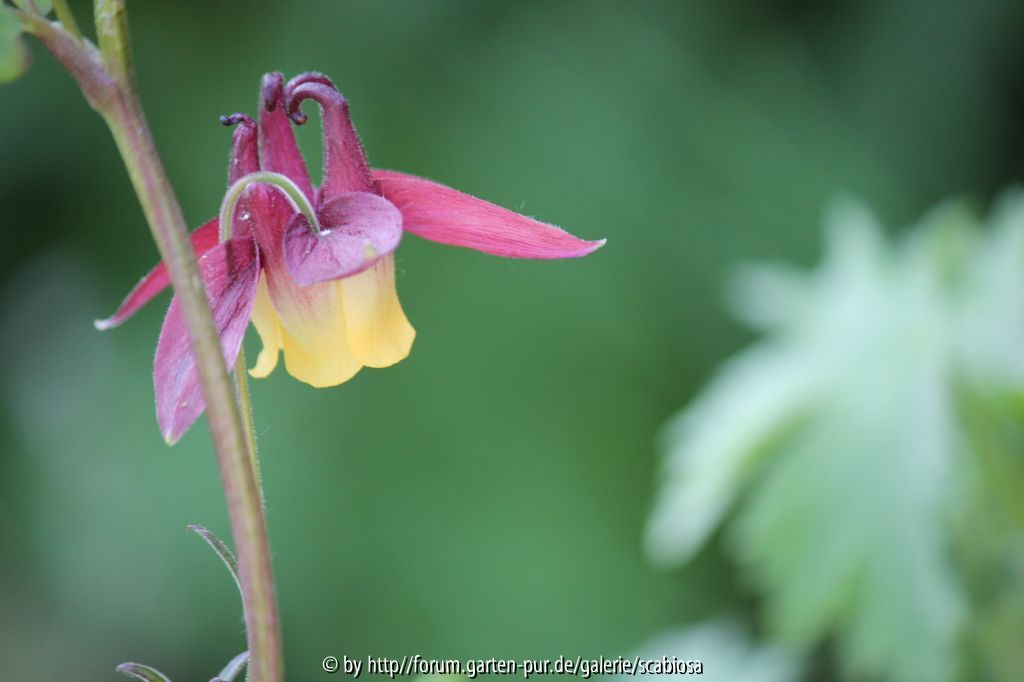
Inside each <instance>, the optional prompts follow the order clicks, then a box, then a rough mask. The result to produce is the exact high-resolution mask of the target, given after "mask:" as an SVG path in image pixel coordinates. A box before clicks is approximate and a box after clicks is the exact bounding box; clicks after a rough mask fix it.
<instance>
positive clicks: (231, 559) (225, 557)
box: [188, 525, 242, 594]
mask: <svg viewBox="0 0 1024 682" xmlns="http://www.w3.org/2000/svg"><path fill="white" fill-rule="evenodd" d="M188 529H189V530H190V531H192V532H193V533H195V534H196V535H198V536H199V537H201V538H202V539H204V540H206V543H207V544H208V545H210V547H212V548H213V551H214V552H216V553H217V556H219V557H220V558H221V560H222V561H223V562H224V565H225V566H227V567H228V572H229V573H231V577H232V578H234V579H235V585H237V586H238V592H239V594H241V592H242V582H241V581H240V580H239V578H238V560H237V559H235V555H234V553H233V552H232V551H231V550H230V549H228V546H227V545H225V544H224V541H223V540H221V539H220V538H218V537H217V536H216V535H214V534H213V533H212V532H210V531H209V530H208V529H207V528H205V527H203V526H197V525H191V526H189V527H188Z"/></svg>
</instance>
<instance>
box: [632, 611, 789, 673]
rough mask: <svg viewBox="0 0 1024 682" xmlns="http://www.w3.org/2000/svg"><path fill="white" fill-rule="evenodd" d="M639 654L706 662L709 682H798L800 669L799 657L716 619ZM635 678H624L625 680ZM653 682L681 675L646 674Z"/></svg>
mask: <svg viewBox="0 0 1024 682" xmlns="http://www.w3.org/2000/svg"><path fill="white" fill-rule="evenodd" d="M636 655H638V656H639V657H640V658H641V659H645V660H649V661H650V660H659V659H663V658H664V657H669V658H670V659H671V658H672V657H674V658H677V659H680V660H683V661H691V660H694V659H697V660H701V659H703V660H702V661H701V662H702V663H704V666H705V667H704V668H703V672H702V673H701V677H700V679H701V680H704V681H706V682H795V680H798V679H800V673H801V666H800V663H799V660H798V658H797V657H796V656H794V655H793V654H792V652H789V651H787V650H785V649H783V648H781V647H777V646H772V645H766V644H760V645H756V644H752V643H751V642H750V637H749V635H748V634H747V633H746V632H745V631H744V630H743V628H742V627H741V626H740V625H739V624H738V623H736V622H733V621H727V620H716V621H710V622H707V623H701V624H699V625H693V626H691V627H686V628H678V629H675V630H672V631H669V632H665V633H663V634H661V635H659V636H657V637H655V638H653V639H651V640H650V641H649V642H647V643H646V644H644V646H643V648H641V649H640V650H639V651H638V652H637V653H636ZM630 677H633V676H626V675H621V676H619V679H621V680H626V679H629V678H630ZM644 677H645V678H646V679H649V680H651V682H668V681H669V680H679V679H680V676H679V675H678V674H658V675H645V676H644Z"/></svg>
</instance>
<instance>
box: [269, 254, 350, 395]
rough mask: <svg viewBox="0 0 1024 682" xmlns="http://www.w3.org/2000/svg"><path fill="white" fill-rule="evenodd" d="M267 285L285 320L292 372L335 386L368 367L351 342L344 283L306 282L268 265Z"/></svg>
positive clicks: (287, 361) (283, 336) (285, 341)
mask: <svg viewBox="0 0 1024 682" xmlns="http://www.w3.org/2000/svg"><path fill="white" fill-rule="evenodd" d="M267 285H268V287H267V289H268V291H269V293H270V299H271V301H273V304H274V310H275V311H276V312H277V317H278V319H279V320H280V333H281V342H282V343H281V347H282V348H283V349H284V364H285V368H286V369H287V370H288V373H289V374H291V375H292V376H293V377H295V378H296V379H298V380H299V381H304V382H306V383H307V384H310V385H311V386H316V387H324V386H335V385H337V384H340V383H342V382H345V381H348V380H349V379H351V378H352V377H353V376H355V374H356V372H358V371H359V370H360V369H361V368H362V363H360V362H359V361H357V360H356V358H355V356H354V355H353V353H352V349H351V348H350V347H349V343H348V332H347V328H346V324H345V311H344V309H343V307H342V306H343V300H342V293H341V286H342V285H341V282H340V281H335V282H324V283H322V284H315V285H313V286H309V287H300V286H299V285H297V284H296V283H295V282H294V280H292V278H291V276H290V275H289V274H288V273H287V272H284V271H279V270H276V269H268V270H267Z"/></svg>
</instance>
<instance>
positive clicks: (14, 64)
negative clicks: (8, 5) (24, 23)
mask: <svg viewBox="0 0 1024 682" xmlns="http://www.w3.org/2000/svg"><path fill="white" fill-rule="evenodd" d="M20 36H21V23H20V22H19V21H18V19H17V17H15V16H14V15H13V14H12V13H11V12H9V11H8V10H6V9H4V8H2V7H0V84H2V83H9V82H10V81H13V80H14V79H16V78H17V77H18V76H20V75H21V74H23V73H25V71H26V69H28V67H29V64H30V63H31V62H32V54H31V53H30V52H29V50H28V47H27V46H26V45H25V41H23V40H22V39H21V37H20Z"/></svg>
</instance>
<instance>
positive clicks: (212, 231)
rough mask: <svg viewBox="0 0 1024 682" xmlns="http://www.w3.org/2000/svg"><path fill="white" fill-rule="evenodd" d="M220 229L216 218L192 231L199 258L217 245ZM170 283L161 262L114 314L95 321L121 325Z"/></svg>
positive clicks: (99, 324)
mask: <svg viewBox="0 0 1024 682" xmlns="http://www.w3.org/2000/svg"><path fill="white" fill-rule="evenodd" d="M219 230H220V221H219V220H218V219H217V218H214V219H213V220H211V221H210V222H208V223H206V224H204V225H202V226H200V227H198V228H196V230H195V231H193V232H192V234H191V236H190V238H191V240H192V248H193V249H194V250H195V252H196V257H197V258H198V257H200V256H202V255H203V254H204V253H206V252H207V251H209V250H210V249H212V248H213V247H214V246H216V245H217V241H218V238H219V235H218V232H219ZM168 284H170V278H169V277H168V276H167V267H166V266H165V265H164V264H163V263H160V264H159V265H157V266H156V267H155V268H153V269H152V270H150V271H149V274H147V275H146V276H145V277H143V278H142V279H141V280H139V283H138V284H136V285H135V288H134V289H132V290H131V292H129V294H128V296H126V297H125V299H124V302H123V303H121V305H120V307H118V309H117V310H116V311H115V312H114V314H113V315H111V316H110V317H108V318H107V319H105V320H96V322H94V324H95V325H96V328H97V329H99V330H100V331H103V330H105V329H111V328H113V327H116V326H118V325H120V324H121V323H122V322H124V321H125V320H127V319H128V318H129V317H131V316H132V315H134V314H135V313H137V312H138V311H139V309H140V308H142V306H144V305H146V304H147V303H149V302H150V301H151V300H153V297H154V296H156V295H157V294H159V293H160V292H161V291H163V290H164V289H166V288H167V285H168Z"/></svg>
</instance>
